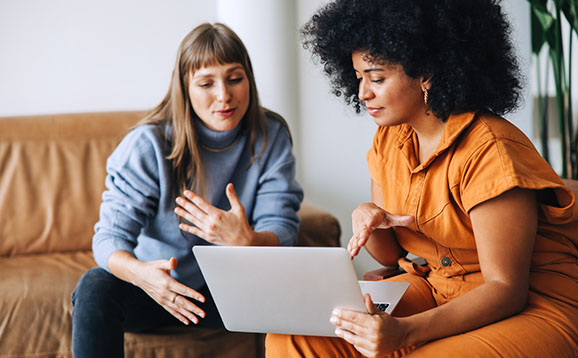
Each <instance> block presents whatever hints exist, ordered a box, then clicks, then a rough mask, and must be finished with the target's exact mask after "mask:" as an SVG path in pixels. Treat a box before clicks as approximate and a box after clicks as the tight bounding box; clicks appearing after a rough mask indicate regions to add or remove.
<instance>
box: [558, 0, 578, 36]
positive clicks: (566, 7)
mask: <svg viewBox="0 0 578 358" xmlns="http://www.w3.org/2000/svg"><path fill="white" fill-rule="evenodd" d="M561 8H562V12H563V13H564V16H565V17H566V20H567V21H568V24H570V27H572V30H573V31H574V32H576V33H578V0H563V1H562V4H561Z"/></svg>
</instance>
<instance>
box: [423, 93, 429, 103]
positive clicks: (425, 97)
mask: <svg viewBox="0 0 578 358" xmlns="http://www.w3.org/2000/svg"><path fill="white" fill-rule="evenodd" d="M428 102H429V94H428V91H427V89H424V90H423V103H425V105H426V107H427V105H428Z"/></svg>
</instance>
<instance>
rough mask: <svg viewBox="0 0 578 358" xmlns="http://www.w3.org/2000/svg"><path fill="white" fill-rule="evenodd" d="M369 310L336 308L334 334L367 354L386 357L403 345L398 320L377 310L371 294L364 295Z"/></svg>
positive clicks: (401, 331) (368, 355)
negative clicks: (357, 310) (358, 310)
mask: <svg viewBox="0 0 578 358" xmlns="http://www.w3.org/2000/svg"><path fill="white" fill-rule="evenodd" d="M365 306H366V307H367V310H368V312H369V313H361V312H356V311H350V310H343V309H335V310H333V314H332V316H331V319H330V322H331V323H332V324H333V325H335V326H337V328H336V329H335V334H337V336H338V337H341V338H343V339H344V340H346V341H347V342H349V343H350V344H352V345H353V346H354V347H355V349H357V350H358V351H359V352H360V353H361V354H363V355H364V356H366V357H383V356H386V355H388V354H389V353H391V352H394V351H396V350H398V349H400V348H402V347H403V346H404V343H403V342H404V337H405V334H404V333H403V329H402V327H401V325H400V322H399V320H397V319H396V318H393V317H391V316H390V315H388V314H387V313H384V312H381V311H379V310H377V308H376V307H375V305H374V304H373V302H372V301H371V296H370V295H369V294H366V295H365Z"/></svg>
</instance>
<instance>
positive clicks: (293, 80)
mask: <svg viewBox="0 0 578 358" xmlns="http://www.w3.org/2000/svg"><path fill="white" fill-rule="evenodd" d="M325 2H326V1H325V0H297V1H296V2H293V1H286V0H218V1H216V2H215V1H201V0H164V1H156V0H123V1H116V0H100V1H97V2H94V1H88V0H51V1H44V0H18V1H9V0H0V116H2V115H18V114H38V113H63V112H86V111H107V110H131V109H148V108H151V107H152V106H154V105H156V104H157V103H158V102H159V101H160V100H161V98H162V96H163V95H164V94H165V92H166V90H167V87H168V83H169V77H170V71H171V70H172V67H173V63H174V61H175V55H176V49H177V46H178V44H179V43H180V41H181V39H182V37H183V36H184V35H185V34H186V33H188V32H189V30H190V29H192V28H193V27H194V26H196V25H197V24H199V23H201V22H204V21H216V20H221V21H224V22H226V23H228V24H229V25H230V26H231V27H232V28H233V30H235V31H237V32H238V33H239V35H240V36H241V38H242V39H243V40H244V42H245V44H246V46H247V48H248V50H249V53H250V55H251V58H252V61H253V64H254V66H255V75H256V78H257V82H258V86H259V89H260V94H261V100H262V102H263V104H264V105H265V106H268V107H271V108H272V109H275V110H277V111H279V112H281V113H282V114H283V115H285V116H286V117H288V118H287V119H288V121H289V123H290V126H291V128H292V131H293V135H294V136H295V142H296V152H297V153H298V162H299V167H298V177H299V180H300V181H301V183H302V185H303V187H304V188H305V191H306V196H307V197H308V198H309V199H311V200H312V201H313V202H314V203H316V204H317V205H318V206H320V207H322V208H324V209H326V210H328V211H330V212H332V213H333V214H334V215H335V216H337V218H338V219H339V221H340V222H341V226H342V229H343V236H342V241H343V243H344V244H346V243H347V241H348V240H349V237H350V236H351V218H350V215H351V211H352V210H353V209H354V208H355V207H356V206H357V205H358V204H359V203H361V202H364V201H368V200H370V192H369V187H370V179H369V175H368V173H367V164H366V162H365V154H366V152H367V150H368V149H369V147H370V145H371V140H372V137H373V133H374V131H375V128H376V127H375V124H374V123H373V120H372V119H371V118H370V117H369V116H368V115H367V114H361V115H356V114H355V112H354V110H353V109H352V108H351V107H346V106H345V104H344V103H343V100H342V99H341V98H337V97H335V96H334V95H333V94H331V93H330V90H329V83H328V80H327V79H326V78H325V77H324V75H323V74H322V70H321V68H320V66H318V65H316V64H314V63H312V62H311V59H310V55H309V53H307V52H305V51H304V50H303V49H302V47H301V46H300V45H299V44H298V43H297V38H296V34H297V31H298V29H299V28H300V27H301V26H302V25H303V24H304V23H305V22H306V21H307V20H308V19H309V17H310V16H311V15H312V14H313V13H314V12H315V10H316V9H317V8H318V7H319V6H321V5H322V4H323V3H325ZM505 5H506V10H507V11H508V12H509V13H510V14H511V16H512V20H513V21H514V30H515V34H514V36H515V38H516V41H517V43H518V46H519V49H520V51H521V53H522V59H523V64H525V65H528V64H529V23H528V20H527V15H526V14H528V10H527V5H526V2H525V1H520V0H506V1H505ZM236 16H237V17H236ZM273 35H274V36H273ZM528 102H529V101H528ZM529 113H530V108H529V107H528V106H526V107H524V108H523V109H522V110H521V111H520V112H519V113H518V114H516V115H515V116H512V117H510V119H512V121H514V122H515V123H516V124H517V125H519V126H520V127H521V128H522V129H523V130H524V131H526V133H527V134H529V135H531V133H530V131H531V124H530V123H531V122H530V115H529ZM354 263H355V265H356V268H357V271H358V272H359V273H361V272H364V271H367V270H369V269H373V268H375V267H377V264H375V263H374V261H373V260H372V259H371V258H369V257H368V256H367V254H365V253H362V255H361V256H360V257H358V258H356V259H355V261H354Z"/></svg>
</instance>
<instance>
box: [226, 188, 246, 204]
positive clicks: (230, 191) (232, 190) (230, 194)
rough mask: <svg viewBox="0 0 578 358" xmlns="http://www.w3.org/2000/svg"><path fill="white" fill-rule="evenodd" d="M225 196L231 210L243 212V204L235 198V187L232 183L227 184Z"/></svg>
mask: <svg viewBox="0 0 578 358" xmlns="http://www.w3.org/2000/svg"><path fill="white" fill-rule="evenodd" d="M225 194H226V195H227V199H229V203H230V204H231V210H239V209H242V210H243V204H241V201H240V200H239V197H238V196H237V192H236V191H235V187H234V186H233V184H232V183H229V184H227V187H226V188H225Z"/></svg>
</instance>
